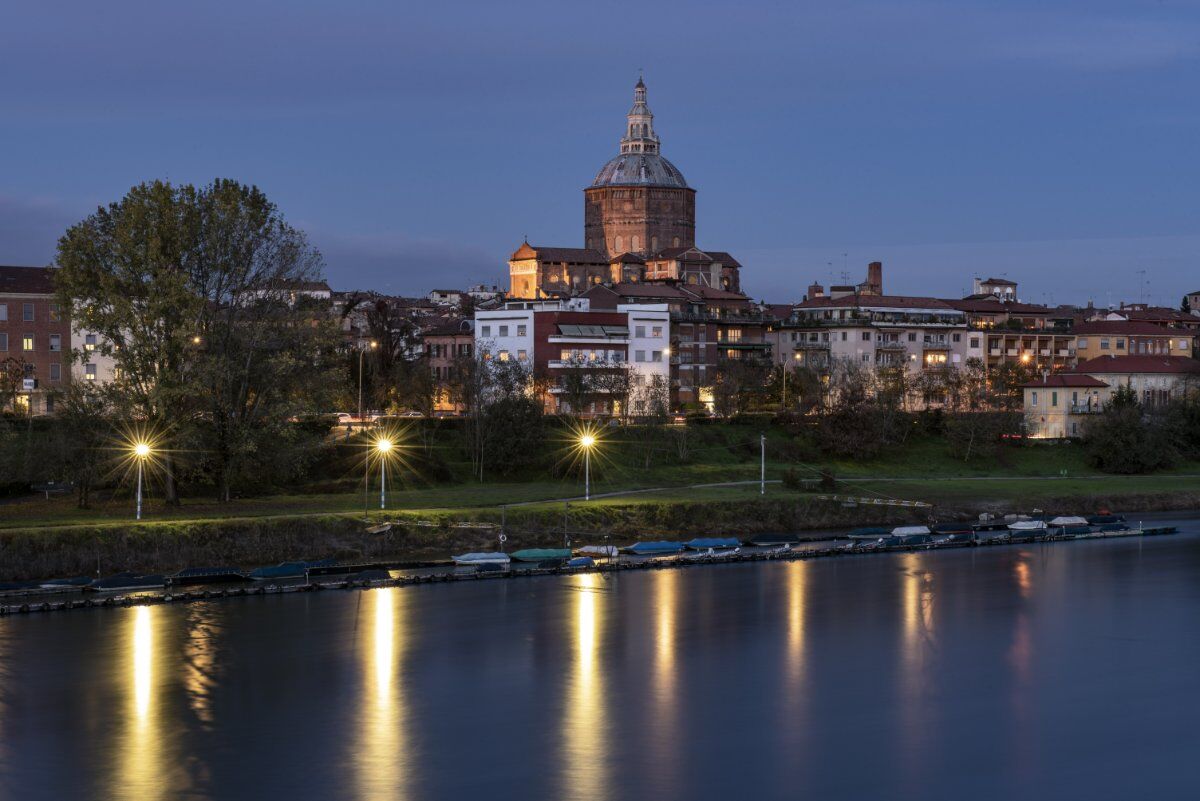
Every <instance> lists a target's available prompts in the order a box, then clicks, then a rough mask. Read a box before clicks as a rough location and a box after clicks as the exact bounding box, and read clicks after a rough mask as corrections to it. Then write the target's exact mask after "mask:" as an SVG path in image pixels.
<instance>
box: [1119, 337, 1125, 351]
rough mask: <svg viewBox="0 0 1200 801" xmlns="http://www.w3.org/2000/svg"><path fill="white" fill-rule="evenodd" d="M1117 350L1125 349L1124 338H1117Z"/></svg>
mask: <svg viewBox="0 0 1200 801" xmlns="http://www.w3.org/2000/svg"><path fill="white" fill-rule="evenodd" d="M1117 350H1125V340H1123V339H1118V340H1117Z"/></svg>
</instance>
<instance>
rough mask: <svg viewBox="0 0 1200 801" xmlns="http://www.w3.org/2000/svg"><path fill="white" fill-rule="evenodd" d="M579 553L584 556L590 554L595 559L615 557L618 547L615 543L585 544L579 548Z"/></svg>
mask: <svg viewBox="0 0 1200 801" xmlns="http://www.w3.org/2000/svg"><path fill="white" fill-rule="evenodd" d="M577 553H579V554H580V555H582V556H590V557H592V558H593V559H600V558H602V559H615V558H616V557H617V553H618V548H617V546H615V545H585V546H583V547H582V548H580V549H578V551H577Z"/></svg>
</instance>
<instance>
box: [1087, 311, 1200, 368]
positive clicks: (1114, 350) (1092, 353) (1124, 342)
mask: <svg viewBox="0 0 1200 801" xmlns="http://www.w3.org/2000/svg"><path fill="white" fill-rule="evenodd" d="M1072 333H1073V334H1074V335H1075V356H1076V358H1077V359H1078V360H1079V361H1080V362H1085V361H1087V360H1089V359H1095V358H1097V357H1100V356H1191V355H1192V349H1193V347H1194V343H1195V339H1196V334H1195V333H1194V332H1192V331H1190V330H1187V329H1182V328H1178V329H1176V328H1167V327H1166V326H1162V325H1156V324H1154V323H1142V322H1136V321H1132V320H1098V321H1095V322H1088V323H1080V324H1079V325H1077V326H1075V327H1074V328H1073V329H1072Z"/></svg>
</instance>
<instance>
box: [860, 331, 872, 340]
mask: <svg viewBox="0 0 1200 801" xmlns="http://www.w3.org/2000/svg"><path fill="white" fill-rule="evenodd" d="M862 335H863V342H870V341H871V332H870V331H863V332H862Z"/></svg>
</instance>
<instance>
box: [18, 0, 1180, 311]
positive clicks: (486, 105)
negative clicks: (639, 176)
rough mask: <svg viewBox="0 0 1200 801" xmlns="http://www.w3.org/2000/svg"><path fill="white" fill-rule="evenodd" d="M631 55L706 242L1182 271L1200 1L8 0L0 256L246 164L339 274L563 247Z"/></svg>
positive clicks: (350, 282) (759, 251) (41, 254)
mask: <svg viewBox="0 0 1200 801" xmlns="http://www.w3.org/2000/svg"><path fill="white" fill-rule="evenodd" d="M639 70H641V71H642V72H643V73H644V75H645V80H646V83H647V86H648V89H649V103H650V107H651V109H652V110H653V111H654V113H655V127H656V130H657V132H658V134H659V136H660V137H661V138H662V142H663V154H664V155H665V156H666V157H667V158H669V159H670V160H671V161H672V162H673V163H674V164H675V165H676V166H678V167H679V168H680V170H682V172H683V174H684V175H685V176H686V178H687V180H688V182H689V184H690V185H691V186H692V187H694V188H695V189H697V191H698V194H697V244H698V245H699V246H700V247H702V248H703V247H707V248H710V249H714V250H727V251H730V252H732V253H733V254H734V255H735V256H737V258H738V259H739V261H740V262H741V263H742V264H743V266H744V267H743V272H742V283H743V288H744V289H745V290H746V291H747V292H748V293H749V294H750V295H752V296H753V297H754V298H756V299H764V300H768V301H771V302H787V301H792V300H798V299H799V298H800V297H801V296H802V294H803V292H804V288H805V287H806V286H807V285H808V284H809V283H810V282H812V281H814V280H816V281H819V282H821V283H825V284H828V283H831V282H833V283H841V282H842V280H843V272H845V273H847V274H848V277H849V278H850V280H852V281H860V280H862V279H863V277H864V276H865V269H866V268H865V265H866V264H867V262H869V261H882V262H883V263H884V282H885V289H886V290H887V291H888V292H891V293H906V294H921V295H935V296H940V297H952V296H959V295H961V294H963V293H964V292H969V291H970V287H971V279H972V278H973V277H975V276H981V277H988V276H992V275H995V276H998V277H999V276H1005V277H1007V278H1009V279H1011V280H1015V281H1017V282H1018V283H1019V285H1020V289H1019V291H1020V295H1021V297H1022V299H1023V300H1027V301H1033V302H1054V303H1067V302H1073V303H1084V302H1086V301H1088V300H1093V301H1095V302H1096V303H1097V304H1107V303H1117V302H1119V301H1121V300H1126V301H1135V300H1149V301H1151V302H1156V303H1163V304H1167V305H1172V306H1174V305H1177V304H1178V303H1179V300H1180V297H1181V296H1182V294H1183V293H1184V292H1188V291H1194V290H1198V289H1200V269H1198V268H1197V255H1200V215H1198V214H1197V212H1198V211H1200V160H1198V159H1197V156H1196V150H1197V143H1198V142H1200V106H1198V104H1197V87H1200V0H1120V1H1118V0H1041V2H1029V1H1028V0H994V1H992V0H987V1H984V0H954V1H953V2H927V1H926V0H914V1H912V2H864V0H831V1H829V2H807V1H806V0H790V1H784V2H756V1H755V0H741V2H731V1H729V0H727V1H726V2H711V1H710V0H689V1H688V2H653V1H652V0H638V1H637V2H626V0H610V1H609V2H604V3H571V2H562V0H507V1H506V2H495V1H494V0H489V1H488V2H456V1H455V0H444V1H443V2H439V3H413V2H399V3H397V2H395V0H390V1H387V2H385V1H382V0H381V1H380V2H362V1H361V0H338V1H337V2H335V1H334V0H326V2H311V1H310V0H288V1H287V2H274V1H273V2H262V1H260V0H236V2H228V1H227V0H206V2H203V3H186V4H185V3H163V2H161V0H142V1H141V2H133V1H131V0H106V2H104V3H95V2H77V0H47V2H32V3H17V2H12V3H4V4H0V76H2V78H3V79H2V80H0V121H2V124H0V151H2V152H3V153H4V154H5V158H4V159H3V160H0V264H30V265H36V264H48V263H51V262H52V261H53V258H54V250H55V245H56V241H57V238H58V236H59V235H60V234H61V232H62V231H63V230H64V228H65V227H66V226H68V225H70V224H71V223H73V222H75V221H78V220H80V219H82V218H83V217H85V216H87V215H88V214H89V213H91V212H92V211H94V210H95V208H96V207H97V206H98V205H100V204H105V203H109V202H112V201H115V200H117V199H119V198H120V197H121V196H122V195H123V194H124V193H125V192H126V191H127V190H128V189H129V187H131V186H133V185H135V184H137V183H139V182H141V181H147V180H152V179H155V178H163V179H169V180H171V181H173V182H190V183H203V182H207V181H210V180H212V179H214V178H216V177H227V178H234V179H237V180H239V181H242V182H244V183H250V184H255V185H257V186H259V187H261V188H262V189H263V190H264V191H265V192H266V193H267V195H268V196H269V197H270V198H271V199H272V200H273V201H274V202H275V203H276V204H277V205H278V206H279V208H280V209H281V211H282V212H283V214H284V216H285V217H286V218H287V219H288V221H289V222H291V223H292V224H293V225H296V226H298V227H300V228H302V229H304V230H305V231H307V232H308V234H309V236H310V238H311V240H312V242H313V243H314V244H315V245H316V246H317V247H318V248H319V249H320V250H321V252H322V253H323V254H324V256H325V261H326V268H327V274H328V278H329V280H330V283H331V284H332V285H333V286H334V288H336V289H377V290H380V291H383V292H388V293H397V294H400V293H403V294H418V293H424V292H427V291H428V290H430V289H433V288H441V287H455V286H465V285H467V284H471V283H486V284H493V283H496V284H501V285H505V284H506V283H507V265H506V260H507V258H508V255H509V254H510V253H511V252H512V251H513V250H514V249H515V248H516V247H517V246H518V245H519V244H520V243H521V241H522V239H523V238H524V237H526V236H528V238H529V241H531V242H533V243H535V244H543V245H556V246H565V247H581V246H582V244H583V241H582V240H583V193H582V189H583V188H584V187H585V186H587V185H588V184H589V183H590V182H591V180H592V179H593V177H594V176H595V173H596V172H597V171H598V170H599V168H600V167H601V166H602V165H603V164H604V162H605V161H607V160H608V159H609V158H611V157H612V156H613V155H615V154H616V153H617V146H618V141H619V138H620V136H621V133H622V130H623V126H624V122H625V120H624V115H625V113H626V112H627V111H628V108H629V106H630V104H631V100H632V89H633V84H634V83H635V82H636V80H637V77H638V73H639Z"/></svg>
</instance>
